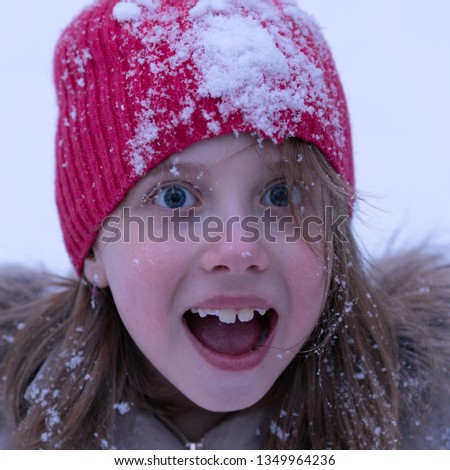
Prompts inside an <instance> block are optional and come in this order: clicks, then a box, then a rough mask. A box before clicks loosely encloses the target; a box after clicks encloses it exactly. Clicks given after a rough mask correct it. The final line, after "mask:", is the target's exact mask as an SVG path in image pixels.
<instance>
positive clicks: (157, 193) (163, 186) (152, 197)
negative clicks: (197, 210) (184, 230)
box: [141, 181, 199, 209]
mask: <svg viewBox="0 0 450 470" xmlns="http://www.w3.org/2000/svg"><path fill="white" fill-rule="evenodd" d="M187 185H188V183H184V182H183V183H180V182H178V181H177V182H167V183H159V184H158V185H157V186H156V187H155V188H154V189H152V191H150V192H149V193H147V194H144V196H142V198H141V206H144V205H145V204H147V203H148V202H151V203H153V204H155V205H158V206H160V207H163V208H165V209H175V208H174V207H167V206H163V205H162V204H158V203H157V199H158V197H161V195H162V194H163V193H164V191H168V190H170V189H181V190H184V191H186V192H188V193H189V194H190V197H191V198H193V199H195V203H194V204H190V206H191V207H192V206H194V205H196V204H197V203H198V202H199V198H198V197H197V196H196V195H195V194H194V193H195V192H196V188H195V187H192V186H191V185H189V186H190V188H188V187H186V186H187Z"/></svg>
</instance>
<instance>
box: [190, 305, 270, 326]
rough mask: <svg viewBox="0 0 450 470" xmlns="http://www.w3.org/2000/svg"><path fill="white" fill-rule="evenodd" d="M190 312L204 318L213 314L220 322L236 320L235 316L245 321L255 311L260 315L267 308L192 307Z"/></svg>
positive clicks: (248, 319)
mask: <svg viewBox="0 0 450 470" xmlns="http://www.w3.org/2000/svg"><path fill="white" fill-rule="evenodd" d="M191 312H192V313H198V314H199V315H200V317H201V318H205V317H206V316H208V315H213V316H215V317H219V320H220V321H221V322H222V323H234V322H235V321H236V316H237V317H238V318H239V321H241V322H247V321H250V320H252V319H253V317H254V315H255V312H257V313H259V314H260V315H264V314H265V313H266V312H267V310H266V309H265V308H251V307H248V308H241V309H239V310H235V309H233V308H223V309H218V308H192V309H191Z"/></svg>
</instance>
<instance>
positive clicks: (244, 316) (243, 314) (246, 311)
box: [237, 308, 255, 322]
mask: <svg viewBox="0 0 450 470" xmlns="http://www.w3.org/2000/svg"><path fill="white" fill-rule="evenodd" d="M237 315H238V318H239V321H242V322H246V321H250V320H253V317H254V315H255V311H254V310H253V309H252V308H243V309H241V310H239V312H238V314H237Z"/></svg>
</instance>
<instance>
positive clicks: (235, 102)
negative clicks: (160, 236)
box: [54, 0, 353, 273]
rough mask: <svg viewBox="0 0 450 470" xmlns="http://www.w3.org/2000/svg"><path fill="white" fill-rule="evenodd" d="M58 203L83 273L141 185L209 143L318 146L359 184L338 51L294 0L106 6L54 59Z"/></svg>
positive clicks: (92, 11) (81, 24)
mask: <svg viewBox="0 0 450 470" xmlns="http://www.w3.org/2000/svg"><path fill="white" fill-rule="evenodd" d="M54 65H55V83H56V88H57V95H58V106H59V120H58V131H57V140H56V201H57V206H58V210H59V215H60V220H61V225H62V229H63V233H64V240H65V244H66V247H67V250H68V252H69V255H70V257H71V260H72V262H73V265H74V267H75V269H76V270H77V272H78V273H81V272H82V269H83V262H84V259H85V257H86V255H87V254H88V252H89V250H90V248H91V246H92V244H93V242H94V241H95V239H96V236H97V233H98V230H99V229H100V227H101V223H102V221H103V219H104V218H105V217H107V216H108V215H109V214H111V212H112V211H113V210H114V209H115V208H116V207H117V206H118V204H119V203H120V202H121V201H122V199H123V198H124V197H125V195H126V194H127V192H128V191H129V190H130V189H131V188H132V187H133V185H134V184H135V183H136V181H137V180H138V179H139V178H141V177H142V176H143V175H144V174H145V173H146V172H148V171H149V170H150V169H152V168H153V167H155V166H156V165H158V163H160V162H161V161H163V160H164V159H166V158H168V157H169V156H170V155H172V154H173V153H175V152H178V151H181V150H183V149H185V148H186V147H188V146H189V145H191V144H193V143H195V142H198V141H200V140H202V139H206V138H210V137H214V136H218V135H223V134H228V133H235V134H237V133H242V132H248V133H251V134H254V135H257V136H259V137H261V138H264V139H270V140H272V141H274V142H280V141H282V140H284V139H286V138H288V137H298V138H300V139H302V140H304V141H306V142H309V143H312V144H314V145H315V146H316V147H317V148H318V149H319V150H321V152H322V153H323V154H324V155H325V156H326V157H327V158H328V160H329V161H330V162H331V164H332V165H333V167H334V168H335V170H336V171H337V172H338V173H339V174H340V175H341V176H342V177H343V178H344V179H345V180H347V181H348V182H349V183H350V184H351V185H353V163H352V146H351V135H350V123H349V117H348V111H347V106H346V102H345V97H344V93H343V90H342V86H341V83H340V80H339V77H338V75H337V72H336V68H335V64H334V62H333V59H332V56H331V53H330V51H329V49H328V47H327V45H326V43H325V41H324V39H323V37H322V35H321V33H320V31H319V28H318V26H317V25H316V24H315V22H314V21H313V20H312V19H311V17H310V16H308V15H306V14H305V13H304V12H302V11H301V10H299V9H298V7H297V5H296V1H294V0H128V1H126V2H124V1H122V2H118V1H117V0H98V1H96V2H95V3H94V4H93V5H92V6H91V7H89V8H88V9H86V10H85V11H83V12H82V13H81V14H80V15H79V16H78V17H77V18H76V19H75V20H74V21H73V22H72V23H71V24H70V25H69V26H68V28H67V29H66V30H65V31H64V33H63V34H62V36H61V38H60V40H59V42H58V45H57V48H56V52H55V62H54Z"/></svg>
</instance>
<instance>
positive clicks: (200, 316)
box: [184, 308, 277, 356]
mask: <svg viewBox="0 0 450 470" xmlns="http://www.w3.org/2000/svg"><path fill="white" fill-rule="evenodd" d="M184 319H185V321H186V324H187V326H188V328H189V330H190V331H191V333H192V334H193V336H194V337H195V338H196V339H197V340H198V341H199V342H200V343H201V344H202V345H203V346H205V347H206V348H208V349H210V350H212V351H215V352H218V353H221V354H227V355H232V356H240V355H243V354H248V353H251V352H253V351H255V350H257V349H259V348H262V347H263V346H264V345H265V344H266V342H267V338H268V337H269V336H270V333H271V331H272V330H273V329H274V327H275V324H276V321H277V314H276V312H275V310H274V309H272V308H270V309H268V310H266V309H262V308H245V309H240V310H235V309H230V308H224V309H201V308H198V309H194V308H193V309H191V310H188V311H187V312H185V314H184Z"/></svg>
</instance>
